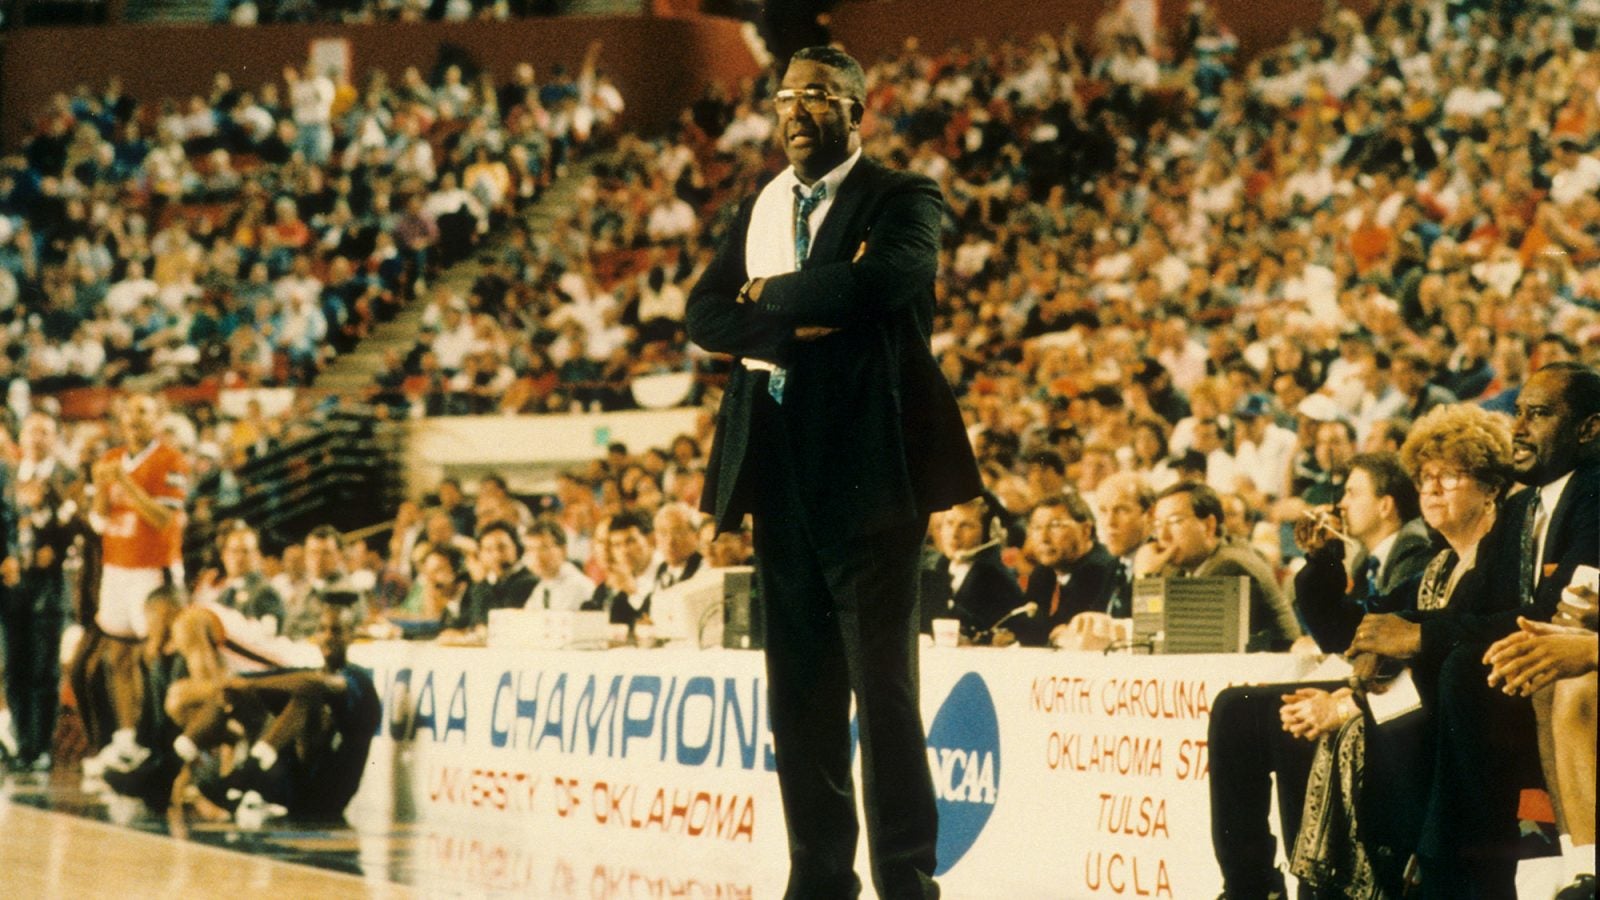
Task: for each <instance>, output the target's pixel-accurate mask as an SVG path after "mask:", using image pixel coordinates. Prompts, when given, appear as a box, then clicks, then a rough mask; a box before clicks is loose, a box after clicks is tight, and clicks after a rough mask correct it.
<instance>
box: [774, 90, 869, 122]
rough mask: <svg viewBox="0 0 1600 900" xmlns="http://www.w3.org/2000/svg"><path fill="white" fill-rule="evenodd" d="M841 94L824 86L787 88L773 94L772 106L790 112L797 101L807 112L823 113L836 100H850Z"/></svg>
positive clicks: (779, 110) (782, 111)
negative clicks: (827, 89)
mask: <svg viewBox="0 0 1600 900" xmlns="http://www.w3.org/2000/svg"><path fill="white" fill-rule="evenodd" d="M850 99H852V98H850V97H845V96H843V95H840V94H830V93H828V92H827V91H825V90H823V89H822V88H806V89H804V90H794V89H792V88H786V89H784V90H781V91H779V92H777V93H776V94H773V95H772V106H773V108H774V109H776V110H777V111H778V112H780V113H786V112H790V111H792V110H793V109H794V105H795V104H796V103H798V104H800V105H801V106H803V107H805V110H806V112H808V113H811V114H812V115H818V116H819V115H822V114H823V113H825V112H827V111H828V110H829V109H831V108H832V107H833V102H834V101H835V100H850Z"/></svg>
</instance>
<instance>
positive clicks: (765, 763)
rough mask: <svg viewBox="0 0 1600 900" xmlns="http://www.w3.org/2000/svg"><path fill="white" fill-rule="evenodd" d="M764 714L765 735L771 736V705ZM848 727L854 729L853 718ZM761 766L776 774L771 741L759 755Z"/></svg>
mask: <svg viewBox="0 0 1600 900" xmlns="http://www.w3.org/2000/svg"><path fill="white" fill-rule="evenodd" d="M764 712H765V713H766V714H767V734H771V733H772V704H771V703H768V704H767V708H766V709H765V710H764ZM850 726H851V728H852V730H853V729H854V728H855V718H854V717H851V719H850ZM761 766H762V768H764V769H766V770H767V771H768V772H776V771H778V754H777V753H775V752H773V749H772V742H771V741H767V747H766V752H764V753H763V754H762V755H761Z"/></svg>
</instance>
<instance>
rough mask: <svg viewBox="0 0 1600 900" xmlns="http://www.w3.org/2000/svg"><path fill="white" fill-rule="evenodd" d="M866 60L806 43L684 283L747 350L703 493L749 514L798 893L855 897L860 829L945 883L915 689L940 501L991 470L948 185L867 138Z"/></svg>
mask: <svg viewBox="0 0 1600 900" xmlns="http://www.w3.org/2000/svg"><path fill="white" fill-rule="evenodd" d="M865 92H866V88H865V77H864V75H863V73H862V71H861V67H860V65H859V64H858V63H856V62H855V60H853V59H851V58H850V57H849V56H847V55H845V54H843V53H841V52H838V51H836V50H833V49H831V48H826V47H815V48H807V49H805V50H801V51H799V52H798V53H796V54H795V56H794V58H793V60H792V61H791V63H790V65H789V68H788V69H787V71H786V72H785V73H784V77H783V82H782V85H781V88H780V90H779V91H778V93H777V94H776V97H775V104H776V107H777V113H778V128H777V135H778V137H779V139H780V140H781V142H782V145H783V148H784V152H785V153H786V154H787V156H788V158H789V161H790V163H791V164H792V165H791V167H790V168H789V169H786V170H785V171H783V172H781V173H779V174H778V176H777V177H776V178H774V179H773V180H772V181H771V182H770V183H769V184H768V185H767V186H766V187H765V188H764V189H763V190H762V191H761V192H760V193H759V194H758V195H757V196H756V197H755V198H753V199H751V200H747V201H746V202H745V203H744V204H743V205H742V206H741V207H740V209H739V212H738V215H737V217H736V218H735V220H734V223H733V225H732V227H731V228H730V231H729V234H728V235H727V237H726V239H725V240H724V242H723V245H722V246H721V247H720V248H719V249H718V251H717V255H716V257H715V258H714V259H713V260H712V262H711V263H710V265H709V266H708V267H707V268H706V271H705V273H704V274H703V275H702V276H701V278H700V281H699V283H698V284H696V285H695V288H694V291H693V292H692V294H691V295H690V298H689V304H688V313H687V324H688V331H689V337H690V338H691V339H692V340H693V341H694V342H695V343H697V344H699V345H700V346H701V347H703V348H705V349H706V350H710V351H712V352H716V353H726V354H730V355H733V356H737V357H739V358H740V359H739V361H738V362H736V363H735V365H734V367H733V371H732V373H731V376H730V378H729V380H728V385H727V389H726V391H725V393H724V395H723V399H722V409H721V412H720V414H719V418H718V422H717V435H716V443H715V444H714V446H713V447H712V450H711V458H710V461H709V464H708V471H707V475H706V485H705V493H704V501H703V502H704V504H705V506H704V508H705V510H706V511H708V512H711V513H713V514H715V516H716V518H717V523H718V526H719V528H721V529H723V530H732V529H733V528H735V527H736V526H737V525H738V524H739V522H740V520H741V519H742V517H743V516H744V515H745V514H747V513H748V514H751V515H752V516H753V519H754V523H755V549H756V555H757V558H758V559H759V560H760V563H761V567H760V568H761V578H762V585H761V589H762V595H763V597H764V598H765V603H766V607H767V618H766V629H767V634H766V654H767V671H768V681H769V687H770V697H771V716H772V732H773V739H774V742H775V744H776V750H777V765H778V779H779V784H780V786H781V788H782V795H783V801H784V814H785V817H786V819H787V822H788V827H789V857H790V874H789V885H788V895H789V896H791V897H851V896H855V895H856V894H857V893H858V892H859V890H860V880H859V879H858V878H857V877H856V875H855V873H854V871H853V868H854V860H855V847H856V838H857V834H858V830H859V829H858V825H857V822H856V818H855V799H854V788H853V785H852V780H851V776H850V759H851V741H850V730H849V722H850V699H851V695H852V693H853V694H854V696H855V702H856V709H857V712H858V719H859V721H860V723H861V756H862V767H863V769H864V771H866V772H867V773H869V774H868V775H866V777H865V784H866V796H865V807H866V815H867V841H868V845H869V847H870V849H871V853H872V870H873V871H872V876H873V883H874V885H875V886H876V887H877V890H878V893H879V894H880V895H881V896H884V897H895V898H899V897H931V896H936V895H937V893H938V886H937V884H936V883H935V882H934V881H933V879H932V875H933V871H934V867H935V860H934V848H935V844H936V838H937V821H936V820H937V810H936V807H935V806H934V794H933V788H932V782H931V779H930V776H929V770H928V767H927V762H926V760H927V756H926V739H925V735H924V732H923V726H922V718H921V714H920V711H919V698H918V693H917V649H916V648H917V642H916V641H915V640H914V635H915V631H916V625H917V598H916V581H917V571H918V564H919V551H920V548H921V546H922V542H923V539H924V536H925V534H926V532H927V517H928V515H929V514H930V513H931V512H934V511H937V510H941V509H945V508H948V507H950V506H953V505H955V504H956V503H960V502H963V501H966V500H970V499H971V498H973V497H975V496H977V495H978V493H979V492H980V490H981V488H982V486H981V484H980V482H979V479H978V472H977V466H976V464H975V463H974V461H973V458H972V452H971V447H970V445H969V444H968V442H967V439H966V433H965V430H964V428H963V426H962V422H961V417H960V413H959V410H958V409H957V408H956V404H955V399H954V397H953V396H952V394H951V392H950V389H949V386H948V385H947V384H946V383H945V381H944V379H943V376H942V375H941V374H940V372H939V369H938V366H937V364H936V363H935V361H934V359H933V356H932V354H931V353H930V351H929V350H928V339H929V336H930V334H931V330H932V317H933V280H934V275H935V273H936V269H937V266H938V250H939V225H940V221H941V217H942V215H943V210H944V201H943V197H941V196H940V193H939V189H938V187H937V186H936V185H935V184H934V183H933V182H932V181H930V180H928V179H926V178H924V177H921V176H919V175H914V174H909V173H903V172H895V171H891V170H889V169H886V168H884V167H882V166H880V165H878V164H877V163H875V162H873V161H871V160H868V159H864V158H862V157H861V154H860V133H859V128H860V124H861V116H862V112H863V98H864V96H865Z"/></svg>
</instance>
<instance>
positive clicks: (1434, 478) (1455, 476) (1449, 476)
mask: <svg viewBox="0 0 1600 900" xmlns="http://www.w3.org/2000/svg"><path fill="white" fill-rule="evenodd" d="M1471 477H1472V476H1470V475H1468V474H1467V473H1465V472H1462V471H1458V470H1453V469H1452V470H1449V471H1444V472H1422V473H1420V474H1418V475H1417V490H1419V491H1425V490H1427V489H1428V486H1429V485H1434V486H1436V487H1438V488H1439V490H1441V491H1453V490H1455V489H1456V488H1458V487H1460V486H1462V485H1463V484H1466V483H1467V481H1468V480H1469V479H1471Z"/></svg>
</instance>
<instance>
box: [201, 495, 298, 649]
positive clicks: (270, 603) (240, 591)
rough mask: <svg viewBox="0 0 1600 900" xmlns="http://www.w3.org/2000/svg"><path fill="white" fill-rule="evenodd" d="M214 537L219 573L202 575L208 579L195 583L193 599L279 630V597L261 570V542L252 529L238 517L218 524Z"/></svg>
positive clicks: (281, 616)
mask: <svg viewBox="0 0 1600 900" xmlns="http://www.w3.org/2000/svg"><path fill="white" fill-rule="evenodd" d="M221 531H222V536H221V537H219V538H217V550H218V555H219V556H220V557H221V559H222V572H221V577H220V578H217V579H202V581H208V582H211V583H205V584H201V585H198V586H196V588H195V592H194V599H195V600H196V601H199V602H204V601H209V602H212V603H217V604H219V605H221V606H226V607H228V608H229V609H233V610H237V611H238V612H239V613H240V614H242V615H243V616H244V617H245V618H246V619H250V620H251V621H254V622H257V623H259V624H260V625H261V626H262V628H263V629H264V630H265V632H266V633H267V634H282V633H283V623H284V605H283V598H282V597H280V596H278V592H277V591H276V590H274V589H273V587H272V585H271V584H270V583H269V582H268V581H267V578H266V576H265V575H263V574H262V572H261V545H260V540H261V539H260V537H259V536H258V535H257V534H256V530H255V529H254V528H251V527H250V525H249V524H248V523H246V522H245V521H244V520H242V519H234V520H232V521H229V522H227V523H225V524H224V525H223V526H222V529H221Z"/></svg>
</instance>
